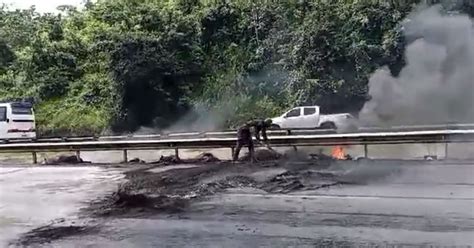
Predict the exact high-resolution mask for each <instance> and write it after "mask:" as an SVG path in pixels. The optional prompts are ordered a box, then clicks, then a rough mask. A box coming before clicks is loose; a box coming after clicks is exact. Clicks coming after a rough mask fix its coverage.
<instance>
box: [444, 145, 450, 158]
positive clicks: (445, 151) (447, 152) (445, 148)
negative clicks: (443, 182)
mask: <svg viewBox="0 0 474 248" xmlns="http://www.w3.org/2000/svg"><path fill="white" fill-rule="evenodd" d="M448 144H449V143H448V142H446V143H444V159H448V155H449V151H448Z"/></svg>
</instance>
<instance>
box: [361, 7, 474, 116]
mask: <svg viewBox="0 0 474 248" xmlns="http://www.w3.org/2000/svg"><path fill="white" fill-rule="evenodd" d="M403 28H404V34H405V37H406V39H407V41H410V40H413V42H411V43H410V44H409V45H408V46H407V48H406V52H405V58H406V62H407V65H406V66H405V67H404V68H403V69H402V71H401V72H400V74H399V76H398V77H393V76H392V75H391V74H390V72H389V70H388V69H387V68H383V69H380V70H378V71H376V72H375V73H374V74H373V75H372V77H371V78H370V80H369V95H370V96H371V100H370V101H368V102H367V103H366V104H365V106H364V107H363V109H362V110H361V112H360V115H359V117H360V119H361V122H363V123H364V124H369V125H373V124H378V125H383V124H389V125H391V124H441V123H448V122H449V123H453V122H472V121H474V108H473V106H474V28H473V21H472V20H471V19H469V17H468V16H465V15H447V14H442V12H441V7H440V6H433V7H430V8H427V9H426V8H425V9H423V10H421V11H420V10H419V11H416V13H414V14H412V15H411V16H410V17H409V18H408V19H407V20H406V22H405V23H404V27H403Z"/></svg>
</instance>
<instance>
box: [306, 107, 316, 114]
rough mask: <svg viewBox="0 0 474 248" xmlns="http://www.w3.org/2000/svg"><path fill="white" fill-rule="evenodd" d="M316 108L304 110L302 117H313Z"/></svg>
mask: <svg viewBox="0 0 474 248" xmlns="http://www.w3.org/2000/svg"><path fill="white" fill-rule="evenodd" d="M314 113H316V108H304V115H314Z"/></svg>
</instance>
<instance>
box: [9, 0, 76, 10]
mask: <svg viewBox="0 0 474 248" xmlns="http://www.w3.org/2000/svg"><path fill="white" fill-rule="evenodd" d="M82 2H83V0H0V4H3V3H4V4H8V5H9V6H11V8H13V9H15V8H20V9H25V8H29V7H30V6H32V5H35V7H36V10H37V11H38V12H42V13H44V12H55V11H56V7H57V6H59V5H74V6H78V5H80V4H81V3H82Z"/></svg>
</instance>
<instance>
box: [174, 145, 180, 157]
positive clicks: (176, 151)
mask: <svg viewBox="0 0 474 248" xmlns="http://www.w3.org/2000/svg"><path fill="white" fill-rule="evenodd" d="M174 156H175V158H179V150H178V147H176V148H174Z"/></svg>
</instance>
